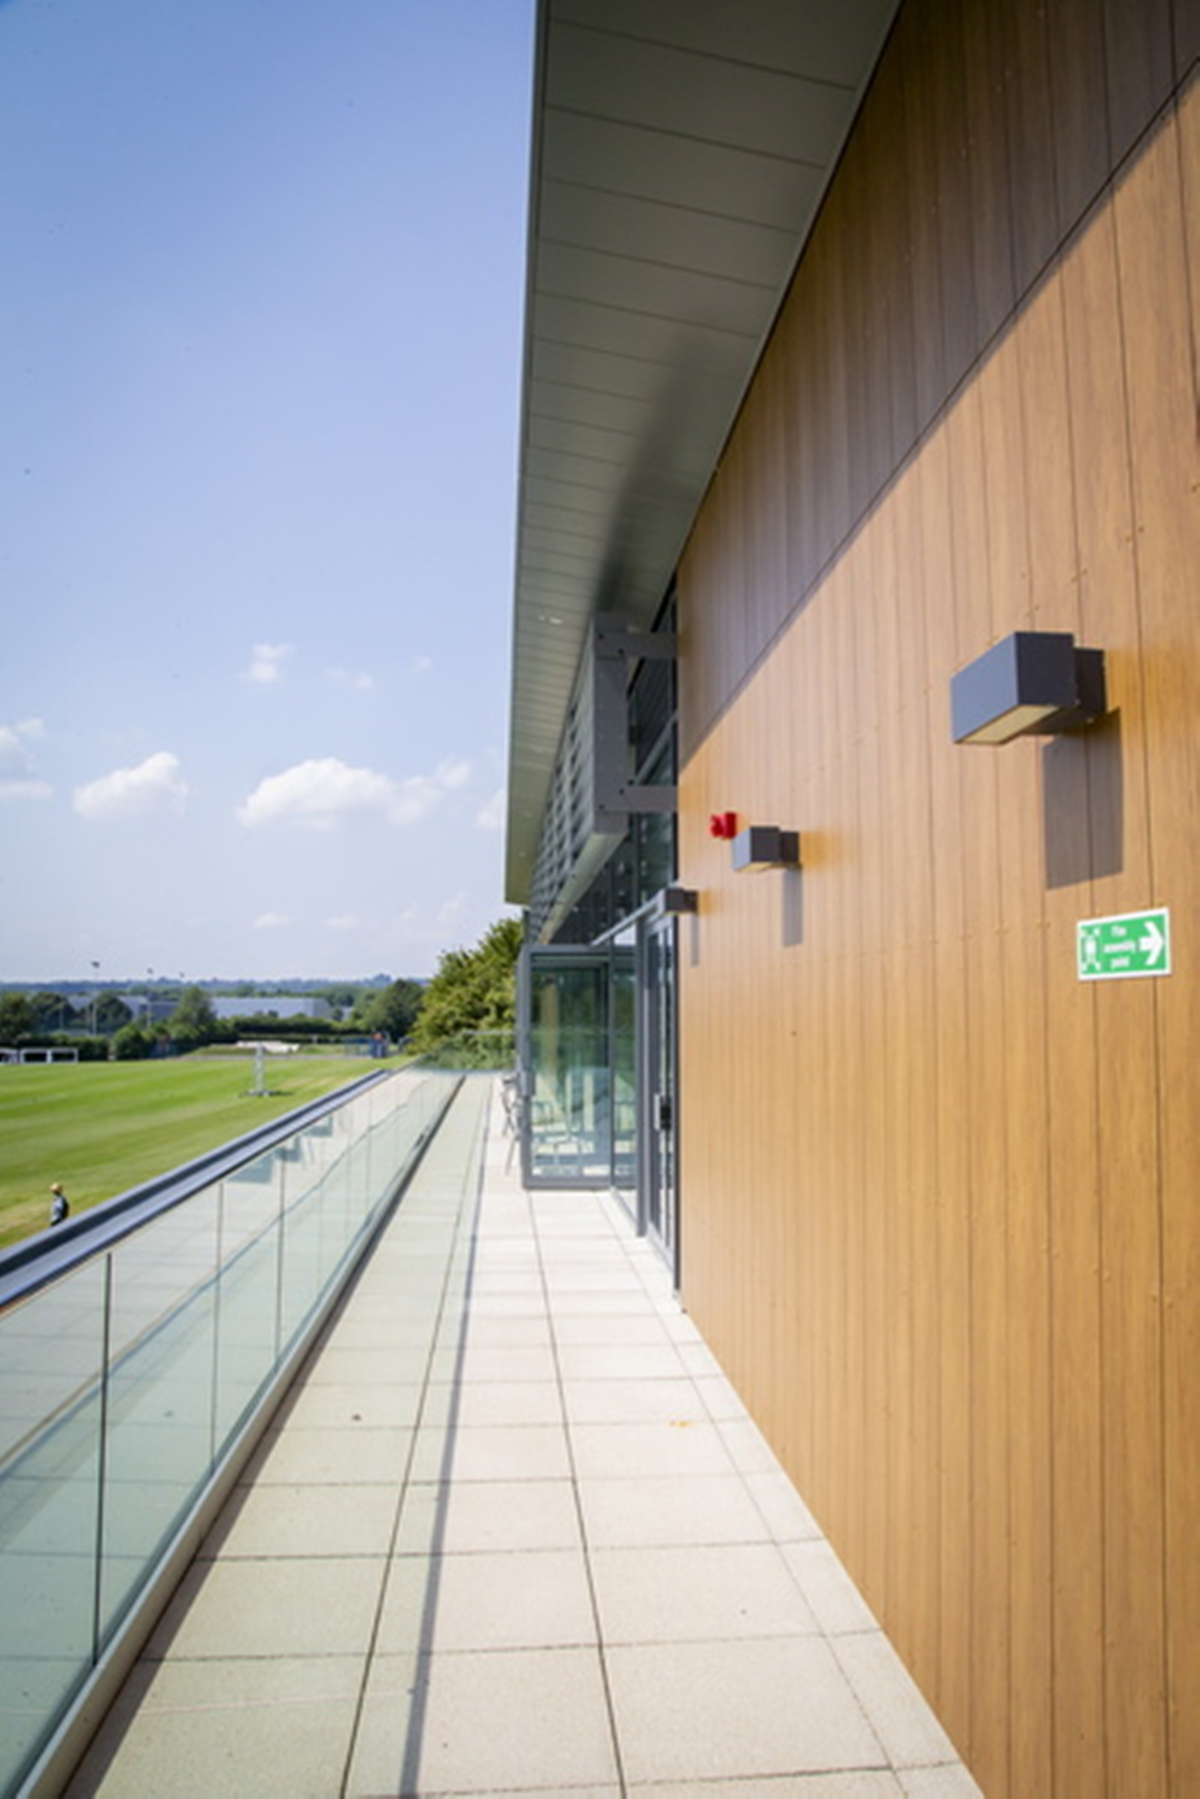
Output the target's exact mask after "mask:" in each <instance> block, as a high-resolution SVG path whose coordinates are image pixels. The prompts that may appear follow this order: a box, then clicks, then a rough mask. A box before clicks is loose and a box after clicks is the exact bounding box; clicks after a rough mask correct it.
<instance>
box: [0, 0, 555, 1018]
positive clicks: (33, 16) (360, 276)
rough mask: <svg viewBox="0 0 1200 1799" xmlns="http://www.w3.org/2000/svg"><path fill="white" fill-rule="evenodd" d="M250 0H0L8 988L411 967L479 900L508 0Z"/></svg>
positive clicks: (499, 771) (513, 256)
mask: <svg viewBox="0 0 1200 1799" xmlns="http://www.w3.org/2000/svg"><path fill="white" fill-rule="evenodd" d="M271 14H272V9H271V8H267V9H265V10H264V9H263V8H260V7H247V6H245V5H240V4H238V0H211V4H208V5H205V6H202V7H199V8H183V9H179V8H171V7H167V8H161V7H158V8H156V7H155V6H154V5H153V3H152V0H150V3H149V4H146V3H145V0H143V4H140V5H134V6H132V7H120V6H118V7H116V8H109V7H101V8H95V7H86V6H85V7H69V8H65V9H64V8H63V7H61V6H55V5H54V4H52V3H50V0H26V4H22V5H18V4H10V5H5V4H4V0H0V20H2V21H3V25H2V28H0V36H3V39H4V49H5V54H4V55H2V56H0V152H2V153H3V162H4V166H5V167H6V168H13V169H19V170H20V177H19V179H16V180H13V181H9V182H7V183H5V182H0V241H2V242H3V243H4V245H5V247H6V252H7V254H6V261H5V293H4V307H5V321H6V323H5V331H4V333H3V334H2V335H0V387H2V388H3V391H4V393H5V396H6V403H5V405H4V407H2V408H0V456H2V457H3V458H4V459H5V466H6V467H9V468H13V469H16V470H17V471H18V473H19V475H20V479H19V480H17V481H15V482H10V483H9V489H8V491H7V492H6V506H5V519H4V544H3V551H2V553H0V554H2V561H3V587H4V592H5V595H6V597H8V598H9V600H10V602H11V603H10V606H9V609H8V610H9V612H10V613H11V617H10V618H9V619H8V620H7V621H6V622H7V623H8V626H9V629H8V631H7V632H6V634H5V644H4V651H3V654H2V655H0V726H2V727H6V728H7V729H6V730H5V732H4V734H3V736H2V737H0V820H2V821H3V828H4V833H5V839H4V852H3V872H4V879H3V881H0V947H2V949H3V967H2V968H0V973H2V974H3V976H4V978H5V979H6V980H22V981H24V980H30V981H45V982H47V983H49V984H53V985H65V984H66V983H67V982H68V981H69V980H71V979H74V978H82V977H86V970H87V969H88V967H89V966H90V963H91V961H93V960H95V959H99V960H100V961H101V963H102V964H103V968H104V973H105V976H106V978H107V977H111V978H113V979H116V978H117V975H118V972H119V973H120V975H121V977H122V978H126V977H128V978H134V977H136V976H137V974H138V973H139V972H141V973H144V971H145V969H146V968H147V967H148V966H153V967H155V968H156V969H160V970H163V969H169V970H172V971H175V970H187V972H188V977H189V979H191V978H192V977H195V978H209V977H221V978H230V979H241V978H256V979H258V978H261V979H269V980H276V979H279V980H283V979H290V978H291V977H293V976H295V977H297V978H301V977H321V978H330V979H356V978H358V977H359V976H360V975H363V974H368V975H374V974H376V973H382V972H385V971H387V972H390V974H391V975H392V976H400V975H404V976H409V975H426V974H428V973H429V972H430V970H431V969H432V967H433V966H434V965H435V964H436V960H437V956H438V954H439V952H440V951H441V949H442V948H443V946H444V945H445V944H446V943H447V942H448V941H450V939H451V938H453V940H454V942H455V943H463V942H467V943H469V942H474V941H476V940H477V939H478V937H479V936H480V934H481V933H482V932H483V931H484V930H485V929H486V928H487V926H488V924H489V921H490V920H491V919H492V918H493V917H494V915H495V913H496V910H497V907H498V905H499V904H500V903H501V901H500V893H501V890H502V879H503V874H502V864H503V854H502V842H503V839H502V834H500V833H494V832H488V833H485V832H483V831H481V830H480V829H478V828H477V826H476V822H475V821H476V815H477V813H478V812H479V810H480V808H481V807H484V806H485V804H486V802H487V800H488V796H489V794H490V793H491V792H492V790H493V789H494V788H495V787H496V786H497V784H498V783H499V781H500V780H501V779H502V778H503V768H502V760H503V759H502V753H501V750H500V749H499V748H498V746H500V745H501V744H502V743H503V742H504V741H505V739H506V734H507V733H506V713H507V706H508V702H509V694H510V684H509V681H508V679H507V672H506V671H507V666H508V654H509V649H510V644H511V626H510V618H509V608H508V604H507V600H506V596H507V595H508V594H509V593H510V592H511V583H512V569H513V566H514V533H515V512H514V502H513V496H514V493H515V491H516V461H517V450H518V446H519V406H520V383H521V366H522V311H523V305H524V297H525V229H524V224H525V208H526V205H527V199H528V159H529V124H530V118H531V107H530V93H531V84H532V76H533V69H534V66H535V58H534V48H535V35H536V33H535V9H534V6H533V3H532V0H496V3H495V4H494V5H492V4H489V5H486V6H480V5H479V3H478V0H439V4H438V6H436V7H408V6H388V5H379V6H373V7H368V8H366V9H365V10H363V11H362V12H361V16H360V15H357V14H356V25H355V29H354V30H353V31H347V30H346V28H345V20H344V18H343V17H342V14H341V11H340V10H339V9H338V8H336V7H330V5H329V3H328V0H293V3H292V4H291V5H290V6H289V8H288V12H287V21H288V25H287V47H286V54H285V55H283V56H282V57H280V54H279V45H278V37H277V33H278V22H277V20H275V19H274V17H273V16H270V15H271ZM148 19H151V20H152V21H153V26H154V29H153V30H151V31H147V30H146V29H145V25H146V21H147V20H148ZM185 69H186V71H187V79H186V80H183V79H182V78H181V70H185ZM153 93H169V94H170V95H171V96H172V100H171V104H170V105H169V106H163V107H158V106H147V105H146V104H145V100H146V96H147V95H148V94H153ZM464 118H469V119H471V121H472V130H471V131H470V132H464V131H463V130H462V124H461V122H462V120H463V119H464ZM64 168H69V169H71V170H72V171H73V177H72V180H71V181H70V182H67V183H65V184H64V181H63V170H64ZM381 169H386V170H389V171H391V173H390V174H389V176H388V178H387V179H386V180H384V181H382V182H381V180H380V179H379V171H380V170H381ZM75 177H77V179H75ZM185 191H186V195H187V206H186V208H185V209H184V213H181V212H180V206H179V195H180V193H181V192H185ZM184 214H186V226H187V228H186V229H180V221H181V218H183V217H184ZM447 218H453V219H454V220H455V230H454V231H453V232H451V233H449V234H447V232H446V220H447ZM47 219H50V220H52V221H53V224H54V229H53V231H52V233H51V235H50V236H49V237H47V235H46V230H47V226H46V221H47ZM481 266H482V267H486V268H487V270H488V303H487V305H486V307H484V308H483V309H482V310H481V309H480V306H479V302H478V285H477V276H478V271H479V268H480V267H481ZM413 344H419V345H420V346H421V347H422V349H421V354H420V355H418V356H410V355H407V354H405V351H404V346H411V345H413ZM464 493H466V494H469V496H470V505H469V507H468V508H467V511H466V513H464V504H463V496H464ZM464 521H465V522H464ZM37 714H40V715H41V719H44V721H45V723H44V724H42V723H41V722H40V720H39V719H38V718H37V717H35V716H34V715H37ZM47 727H48V728H47ZM152 752H153V754H152ZM167 755H170V756H173V757H174V759H175V760H174V761H173V762H171V761H168V762H166V763H163V762H161V761H156V759H155V758H156V757H162V756H167ZM180 814H182V816H180ZM459 892H464V893H466V894H467V895H468V896H469V897H468V899H467V901H466V902H465V906H464V908H463V910H462V911H461V913H460V914H458V915H455V916H454V917H453V923H452V925H448V924H445V923H440V922H439V915H440V914H441V908H442V906H443V904H444V903H445V901H446V896H447V895H454V894H457V893H459ZM409 907H411V908H413V909H414V916H415V918H416V919H417V921H418V922H417V925H416V926H415V927H414V929H413V931H412V933H411V934H410V933H409V932H407V931H405V930H404V929H398V928H397V925H396V918H397V915H399V914H401V913H402V912H404V911H405V909H406V908H409ZM352 917H353V918H357V919H358V921H359V923H358V925H357V927H354V928H352V927H351V926H350V924H349V922H348V921H349V920H350V919H351V918H352Z"/></svg>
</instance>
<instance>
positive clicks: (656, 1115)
mask: <svg viewBox="0 0 1200 1799" xmlns="http://www.w3.org/2000/svg"><path fill="white" fill-rule="evenodd" d="M675 930H676V927H675V921H674V919H673V918H660V919H656V920H654V922H653V923H650V924H647V925H646V926H645V927H644V928H643V932H642V944H641V949H642V954H641V999H642V1005H641V1015H642V1071H643V1073H642V1081H641V1110H642V1118H643V1130H642V1145H643V1151H642V1180H641V1189H642V1192H641V1198H642V1206H641V1210H642V1219H643V1224H644V1228H645V1229H646V1230H647V1231H648V1232H649V1233H650V1235H651V1236H653V1237H655V1238H656V1239H657V1240H658V1243H659V1246H660V1248H661V1249H662V1250H663V1253H664V1254H665V1255H666V1257H667V1259H668V1261H669V1262H670V1264H671V1268H672V1270H673V1271H675V1269H676V1258H677V1247H678V1243H677V1240H678V1228H677V1197H678V1195H677V1182H676V1141H677V1138H676V1124H677V1118H676V1104H677V1102H676V1085H677V1083H676V1032H675Z"/></svg>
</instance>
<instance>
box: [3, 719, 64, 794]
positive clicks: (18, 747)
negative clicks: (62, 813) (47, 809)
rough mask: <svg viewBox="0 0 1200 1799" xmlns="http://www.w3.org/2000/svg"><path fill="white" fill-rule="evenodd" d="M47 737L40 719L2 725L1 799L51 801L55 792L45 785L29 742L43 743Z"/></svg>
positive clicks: (48, 784) (47, 784) (46, 783)
mask: <svg viewBox="0 0 1200 1799" xmlns="http://www.w3.org/2000/svg"><path fill="white" fill-rule="evenodd" d="M45 735H46V727H45V725H44V724H43V723H42V721H41V719H40V718H26V719H22V720H21V722H20V723H19V724H16V725H0V799H6V800H48V799H50V798H51V797H52V796H53V793H54V789H53V787H51V785H50V783H49V781H43V780H42V779H41V777H40V776H39V775H38V772H37V765H36V762H35V760H34V757H33V753H32V751H31V750H30V749H29V747H28V740H29V739H32V740H33V741H35V742H39V741H40V740H41V739H43V738H44V737H45Z"/></svg>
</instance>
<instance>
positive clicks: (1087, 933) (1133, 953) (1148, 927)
mask: <svg viewBox="0 0 1200 1799" xmlns="http://www.w3.org/2000/svg"><path fill="white" fill-rule="evenodd" d="M1075 952H1076V969H1077V972H1078V975H1079V978H1080V980H1081V981H1121V980H1130V979H1132V978H1134V977H1135V976H1137V975H1148V974H1170V972H1171V914H1170V912H1169V910H1168V908H1167V907H1166V906H1156V907H1155V908H1153V910H1151V911H1148V912H1121V913H1119V914H1117V915H1116V916H1115V917H1113V918H1082V919H1080V920H1079V923H1078V924H1077V925H1076V927H1075Z"/></svg>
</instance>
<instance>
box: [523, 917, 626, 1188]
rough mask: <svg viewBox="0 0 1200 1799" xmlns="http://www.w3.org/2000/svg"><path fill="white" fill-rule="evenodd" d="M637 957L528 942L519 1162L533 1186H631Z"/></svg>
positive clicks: (526, 951)
mask: <svg viewBox="0 0 1200 1799" xmlns="http://www.w3.org/2000/svg"><path fill="white" fill-rule="evenodd" d="M633 983H634V959H633V951H632V950H629V949H616V948H613V949H603V950H596V949H578V948H566V947H564V948H554V947H549V946H541V945H533V946H530V947H529V948H527V949H526V950H525V951H524V952H523V955H522V961H521V968H520V975H519V983H518V1004H519V1033H520V1108H521V1162H522V1173H523V1177H524V1180H525V1184H526V1185H527V1186H530V1187H539V1186H540V1187H610V1186H617V1185H621V1184H628V1178H629V1177H628V1164H629V1163H630V1162H631V1161H632V1159H633V1154H634V1136H633V1133H634V1129H635V1105H634V1079H633V1044H632V1036H633V1011H634V1008H633V1004H632V995H633Z"/></svg>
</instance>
